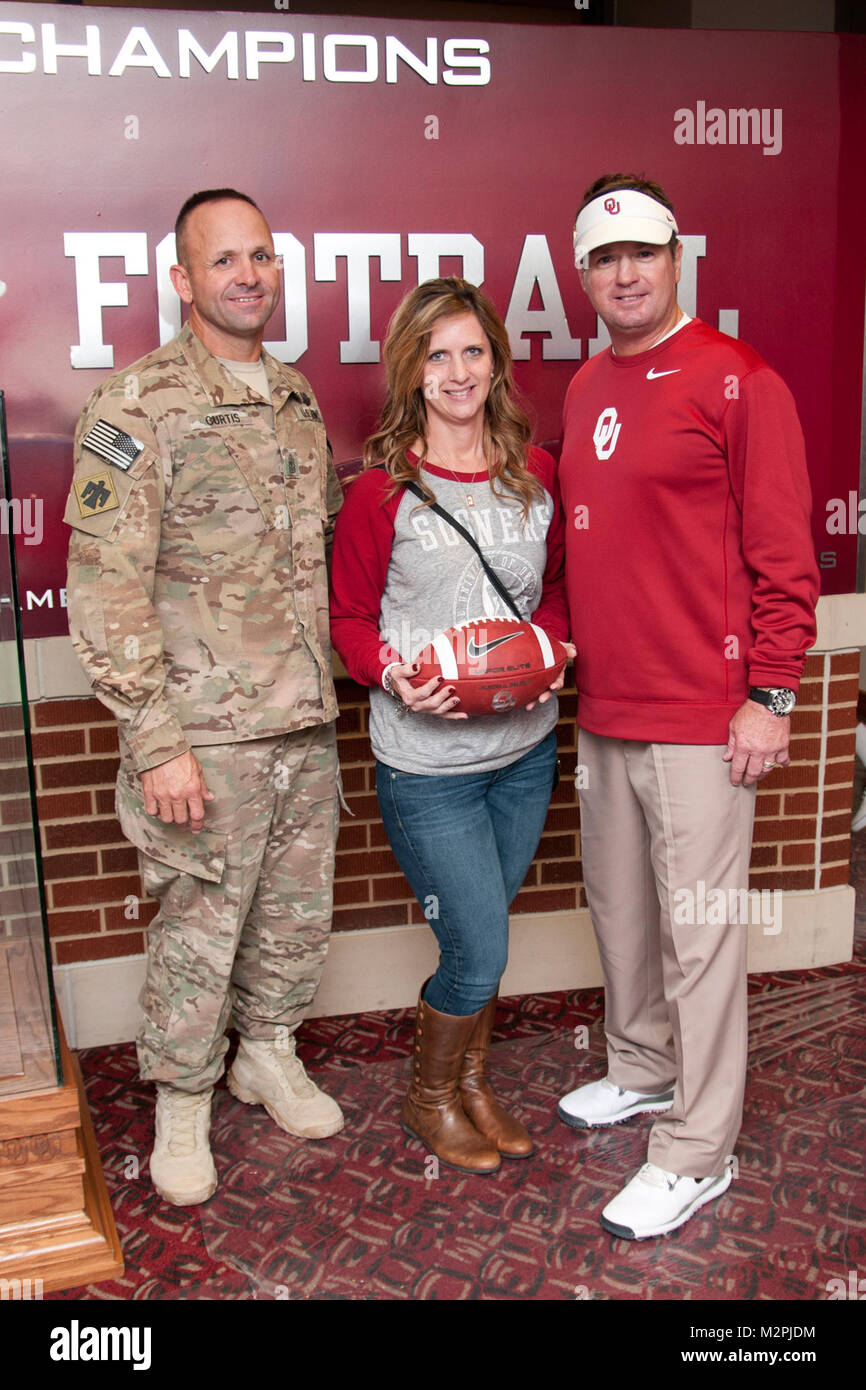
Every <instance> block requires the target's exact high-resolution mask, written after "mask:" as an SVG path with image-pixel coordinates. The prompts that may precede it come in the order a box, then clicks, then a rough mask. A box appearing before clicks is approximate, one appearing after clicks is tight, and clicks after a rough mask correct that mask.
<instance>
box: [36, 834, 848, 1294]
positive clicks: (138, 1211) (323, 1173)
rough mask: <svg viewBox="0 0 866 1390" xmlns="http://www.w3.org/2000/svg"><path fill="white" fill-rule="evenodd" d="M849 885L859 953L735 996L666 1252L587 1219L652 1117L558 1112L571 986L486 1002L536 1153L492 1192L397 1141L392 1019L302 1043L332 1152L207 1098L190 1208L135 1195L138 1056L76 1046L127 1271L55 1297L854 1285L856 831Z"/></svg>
mask: <svg viewBox="0 0 866 1390" xmlns="http://www.w3.org/2000/svg"><path fill="white" fill-rule="evenodd" d="M852 875H853V882H854V884H855V887H856V888H857V926H858V932H857V947H856V951H855V959H854V960H853V961H852V962H851V963H849V964H846V965H839V966H834V967H831V968H829V969H826V970H812V971H805V972H796V973H790V974H784V975H782V974H780V975H770V976H768V975H764V976H757V977H753V978H752V980H751V981H750V1013H751V1030H750V1070H749V1084H748V1089H747V1093H746V1110H745V1116H744V1122H743V1128H742V1132H741V1134H740V1138H739V1141H738V1144H737V1148H736V1153H735V1155H734V1157H733V1160H732V1162H733V1164H734V1171H735V1178H736V1180H735V1181H734V1182H733V1183H732V1185H731V1187H730V1189H729V1190H728V1192H727V1193H726V1194H725V1195H724V1196H723V1197H722V1198H721V1199H719V1201H717V1202H715V1203H711V1204H708V1206H707V1207H706V1208H705V1209H703V1210H702V1211H701V1212H699V1213H698V1214H697V1215H696V1216H695V1217H693V1218H692V1220H691V1221H690V1222H688V1224H687V1225H686V1226H685V1227H683V1228H682V1230H681V1231H679V1232H677V1233H676V1234H675V1235H673V1236H670V1237H667V1238H666V1239H664V1240H649V1241H644V1242H640V1243H637V1242H630V1241H624V1240H618V1239H615V1238H614V1237H611V1236H609V1235H607V1234H606V1233H604V1232H603V1231H602V1230H601V1228H600V1226H599V1224H598V1213H599V1211H600V1209H601V1207H602V1206H603V1205H604V1203H605V1201H607V1200H608V1198H609V1197H610V1196H612V1195H613V1194H614V1193H615V1192H616V1191H617V1190H618V1188H619V1187H620V1186H621V1184H622V1182H623V1181H624V1180H625V1178H626V1177H628V1176H630V1174H631V1173H632V1172H633V1171H635V1170H636V1168H637V1167H639V1165H640V1163H641V1162H642V1161H643V1158H644V1149H645V1142H646V1132H647V1129H648V1127H649V1123H650V1120H649V1117H641V1118H639V1119H636V1120H635V1121H632V1122H630V1123H629V1124H626V1125H621V1126H617V1127H615V1128H612V1129H607V1130H600V1131H595V1132H592V1133H584V1134H580V1133H576V1132H574V1131H571V1130H569V1129H567V1128H566V1127H565V1126H563V1125H561V1124H560V1123H559V1122H558V1121H557V1120H556V1118H555V1102H556V1099H557V1097H558V1096H559V1095H560V1094H562V1092H563V1091H564V1090H567V1089H570V1088H571V1087H573V1086H575V1085H579V1084H580V1083H581V1082H582V1081H585V1080H590V1079H592V1078H594V1077H595V1076H597V1075H600V1074H602V1072H603V1056H604V1052H603V1035H602V1031H601V1014H602V999H601V992H600V991H599V990H588V991H580V992H574V993H558V994H548V995H539V996H529V997H525V998H520V999H509V1000H504V1001H502V1004H501V1007H500V1012H499V1014H498V1018H497V1028H496V1032H495V1035H494V1041H495V1042H496V1043H497V1046H495V1048H494V1050H493V1059H494V1075H495V1080H496V1084H497V1089H498V1090H499V1092H500V1094H501V1096H502V1098H503V1099H504V1100H506V1101H507V1102H509V1103H510V1104H512V1105H513V1107H514V1108H515V1110H517V1111H518V1113H520V1114H521V1116H522V1118H523V1119H524V1120H525V1121H526V1123H527V1124H528V1126H529V1127H530V1129H531V1131H532V1133H533V1134H534V1136H535V1137H536V1140H537V1151H536V1154H535V1155H534V1156H533V1157H532V1158H530V1159H529V1160H526V1161H523V1162H514V1161H512V1162H509V1163H503V1165H502V1167H501V1169H500V1170H499V1172H498V1173H496V1174H495V1175H493V1176H492V1177H487V1178H470V1177H467V1176H465V1175H463V1174H461V1173H458V1172H456V1171H454V1170H450V1169H447V1168H445V1167H444V1166H442V1167H440V1168H439V1170H438V1172H436V1171H435V1168H436V1165H435V1163H433V1164H431V1162H430V1159H429V1158H428V1156H427V1155H426V1154H425V1153H424V1152H423V1150H422V1146H421V1145H420V1144H419V1143H417V1142H415V1141H410V1140H407V1138H406V1136H405V1135H404V1134H403V1132H402V1130H401V1129H400V1127H399V1124H398V1122H397V1118H396V1115H397V1110H398V1108H399V1099H400V1096H401V1094H402V1090H403V1087H404V1085H405V1075H406V1065H407V1064H406V1058H407V1057H408V1055H409V1047H410V1039H411V1028H412V1015H411V1012H410V1011H408V1010H401V1011H394V1012H390V1013H384V1014H361V1015H358V1016H354V1017H346V1018H336V1019H322V1020H314V1021H311V1022H308V1023H306V1024H305V1025H304V1026H303V1028H302V1029H301V1032H300V1033H299V1041H300V1046H299V1052H300V1055H301V1056H302V1057H303V1060H304V1062H305V1064H306V1065H307V1067H308V1068H309V1070H310V1071H311V1072H312V1073H313V1074H315V1075H317V1077H318V1079H319V1081H320V1083H321V1084H322V1085H323V1086H325V1088H326V1089H327V1090H329V1091H330V1092H331V1093H332V1094H334V1095H335V1096H337V1097H338V1099H339V1100H340V1103H341V1104H342V1106H343V1108H344V1110H345V1113H346V1117H347V1125H346V1129H345V1130H344V1131H343V1133H342V1134H340V1135H337V1136H336V1137H335V1138H334V1139H331V1140H328V1141H326V1142H324V1143H318V1144H311V1143H306V1144H305V1143H303V1142H301V1141H298V1140H294V1139H292V1138H291V1137H290V1136H288V1135H285V1134H283V1133H282V1132H281V1131H280V1130H278V1129H277V1128H276V1127H275V1126H274V1125H273V1124H272V1123H271V1122H270V1121H269V1120H268V1118H267V1116H266V1115H265V1114H264V1112H263V1111H262V1110H260V1109H258V1108H255V1109H254V1108H250V1107H247V1106H243V1105H241V1104H240V1103H239V1102H237V1101H235V1100H234V1099H233V1098H232V1097H231V1096H230V1095H229V1093H228V1092H227V1091H226V1090H225V1087H224V1086H221V1087H220V1088H219V1090H218V1093H217V1097H216V1103H215V1109H214V1125H213V1146H214V1153H215V1158H216V1162H217V1167H218V1170H219V1173H220V1188H219V1189H218V1192H217V1193H216V1194H215V1196H214V1197H213V1198H212V1199H211V1201H210V1202H209V1203H207V1204H205V1205H204V1206H201V1207H198V1208H194V1209H189V1210H185V1209H179V1208H174V1207H169V1206H167V1205H165V1204H164V1203H163V1202H162V1201H161V1200H160V1199H159V1197H158V1196H157V1195H156V1193H155V1192H154V1190H153V1188H152V1187H151V1185H150V1182H149V1179H148V1173H147V1156H148V1154H149V1152H150V1148H151V1146H152V1134H153V1093H152V1088H151V1087H150V1086H148V1085H145V1084H143V1083H142V1082H140V1081H139V1080H138V1078H137V1074H136V1066H135V1057H134V1049H133V1047H132V1045H128V1046H123V1047H110V1048H93V1049H89V1050H86V1051H84V1052H82V1053H81V1054H80V1056H81V1064H82V1068H83V1071H84V1076H85V1080H86V1084H87V1091H88V1096H89V1099H90V1106H91V1112H92V1115H93V1121H94V1126H95V1129H96V1134H97V1139H98V1142H99V1146H100V1151H101V1154H102V1161H103V1165H104V1170H105V1175H106V1180H107V1182H108V1185H109V1191H110V1194H111V1199H112V1205H113V1208H114V1213H115V1217H116V1221H117V1226H118V1231H119V1234H120V1238H121V1242H122V1244H123V1249H124V1256H125V1260H126V1274H125V1276H124V1278H123V1279H122V1280H119V1281H116V1282H109V1283H104V1284H101V1285H99V1286H94V1287H89V1288H86V1289H72V1290H69V1291H67V1292H65V1293H62V1294H56V1295H53V1296H52V1297H54V1298H55V1299H58V1300H63V1299H87V1298H93V1299H102V1300H105V1299H109V1300H111V1299H124V1300H126V1299H132V1300H140V1299H159V1300H166V1299H219V1300H237V1299H281V1298H283V1299H298V1298H301V1299H303V1298H312V1299H343V1300H345V1299H353V1300H355V1299H401V1300H430V1299H437V1300H443V1299H449V1300H464V1299H484V1300H496V1299H521V1300H527V1299H540V1300H541V1299H543V1300H552V1301H562V1300H566V1301H573V1300H575V1299H601V1300H611V1299H632V1300H678V1301H679V1300H693V1299H706V1300H728V1299H751V1300H776V1299H796V1300H826V1299H827V1298H828V1285H829V1281H831V1280H832V1279H842V1280H848V1279H849V1276H850V1271H852V1270H864V1269H866V1183H864V1177H863V1153H864V1147H866V1144H864V1141H866V1007H864V1006H866V951H864V942H866V831H864V832H862V833H861V834H860V835H859V836H855V839H854V852H853V860H852ZM830 1287H831V1288H832V1287H834V1286H832V1285H830ZM835 1287H838V1286H835Z"/></svg>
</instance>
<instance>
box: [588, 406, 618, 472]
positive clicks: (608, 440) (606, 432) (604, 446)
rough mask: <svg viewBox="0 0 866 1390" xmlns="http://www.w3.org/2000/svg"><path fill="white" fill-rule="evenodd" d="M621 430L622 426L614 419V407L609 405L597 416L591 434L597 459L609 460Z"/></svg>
mask: <svg viewBox="0 0 866 1390" xmlns="http://www.w3.org/2000/svg"><path fill="white" fill-rule="evenodd" d="M621 429H622V425H621V424H620V423H619V421H618V420H617V418H616V407H615V406H613V405H609V406H608V407H607V410H603V411H602V412H601V414H600V415H599V417H598V419H597V420H596V422H595V429H594V430H593V432H592V442H593V444H594V445H595V453H596V457H597V458H600V459H609V458H610V456H611V454H612V453H613V451H614V449H615V448H616V441H617V440H618V439H619V432H620V430H621Z"/></svg>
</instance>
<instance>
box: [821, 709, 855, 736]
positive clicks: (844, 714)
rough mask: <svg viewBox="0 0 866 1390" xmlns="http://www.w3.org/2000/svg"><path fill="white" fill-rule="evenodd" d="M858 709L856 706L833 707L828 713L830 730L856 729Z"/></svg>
mask: <svg viewBox="0 0 866 1390" xmlns="http://www.w3.org/2000/svg"><path fill="white" fill-rule="evenodd" d="M856 727H857V709H856V706H855V705H831V706H830V708H829V709H828V711H827V728H828V729H845V730H850V729H856Z"/></svg>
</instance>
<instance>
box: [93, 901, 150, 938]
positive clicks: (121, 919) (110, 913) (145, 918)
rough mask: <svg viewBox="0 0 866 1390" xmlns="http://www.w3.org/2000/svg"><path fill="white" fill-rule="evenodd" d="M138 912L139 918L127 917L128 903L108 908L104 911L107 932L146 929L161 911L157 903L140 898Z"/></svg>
mask: <svg viewBox="0 0 866 1390" xmlns="http://www.w3.org/2000/svg"><path fill="white" fill-rule="evenodd" d="M132 896H133V897H135V896H137V895H136V894H133V895H132ZM137 911H138V916H137V917H127V915H126V903H122V904H113V905H112V906H111V907H106V908H105V909H104V911H103V916H104V917H105V928H106V931H110V932H118V931H129V929H130V927H135V926H139V927H146V926H147V924H148V922H152V921H153V919H154V917H155V916H156V914H157V912H158V911H159V905H158V904H157V903H152V902H148V901H147V900H146V899H144V898H139V900H138V904H137Z"/></svg>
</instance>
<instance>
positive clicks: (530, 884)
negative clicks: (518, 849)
mask: <svg viewBox="0 0 866 1390" xmlns="http://www.w3.org/2000/svg"><path fill="white" fill-rule="evenodd" d="M537 883H538V865H537V864H530V866H529V868H528V869H527V871H526V878H525V879H524V880H523V882H522V883H521V885H520V886H521V888H534V887H535V886H536V884H537Z"/></svg>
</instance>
